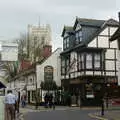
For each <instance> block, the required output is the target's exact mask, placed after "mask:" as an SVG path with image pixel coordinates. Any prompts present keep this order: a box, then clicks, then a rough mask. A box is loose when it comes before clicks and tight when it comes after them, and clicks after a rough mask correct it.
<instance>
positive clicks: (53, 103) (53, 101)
mask: <svg viewBox="0 0 120 120" xmlns="http://www.w3.org/2000/svg"><path fill="white" fill-rule="evenodd" d="M52 105H53V110H55V95H53V99H52Z"/></svg>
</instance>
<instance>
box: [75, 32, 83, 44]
mask: <svg viewBox="0 0 120 120" xmlns="http://www.w3.org/2000/svg"><path fill="white" fill-rule="evenodd" d="M75 40H76V44H80V42H81V41H82V31H81V30H78V31H76V34H75Z"/></svg>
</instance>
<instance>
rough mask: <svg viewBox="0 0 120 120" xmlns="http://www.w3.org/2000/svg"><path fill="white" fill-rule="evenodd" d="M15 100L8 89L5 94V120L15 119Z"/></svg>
mask: <svg viewBox="0 0 120 120" xmlns="http://www.w3.org/2000/svg"><path fill="white" fill-rule="evenodd" d="M15 102H16V97H15V95H14V94H13V93H12V90H8V91H7V95H6V96H5V120H15Z"/></svg>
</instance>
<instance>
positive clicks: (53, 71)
mask: <svg viewBox="0 0 120 120" xmlns="http://www.w3.org/2000/svg"><path fill="white" fill-rule="evenodd" d="M61 52H62V49H61V48H57V49H56V50H55V51H54V52H53V53H52V54H51V56H49V57H48V58H47V59H46V60H45V61H44V62H43V63H42V64H40V65H37V66H36V73H37V81H38V84H37V85H38V88H40V90H41V92H40V93H41V95H40V96H41V97H42V101H44V94H45V93H46V92H48V91H45V90H42V89H41V82H42V81H43V82H45V81H51V80H52V81H55V82H56V85H57V86H58V87H60V86H61V67H60V66H61V65H60V63H61V62H60V53H61Z"/></svg>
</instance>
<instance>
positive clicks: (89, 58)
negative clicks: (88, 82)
mask: <svg viewBox="0 0 120 120" xmlns="http://www.w3.org/2000/svg"><path fill="white" fill-rule="evenodd" d="M86 69H92V54H91V53H89V54H86Z"/></svg>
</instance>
